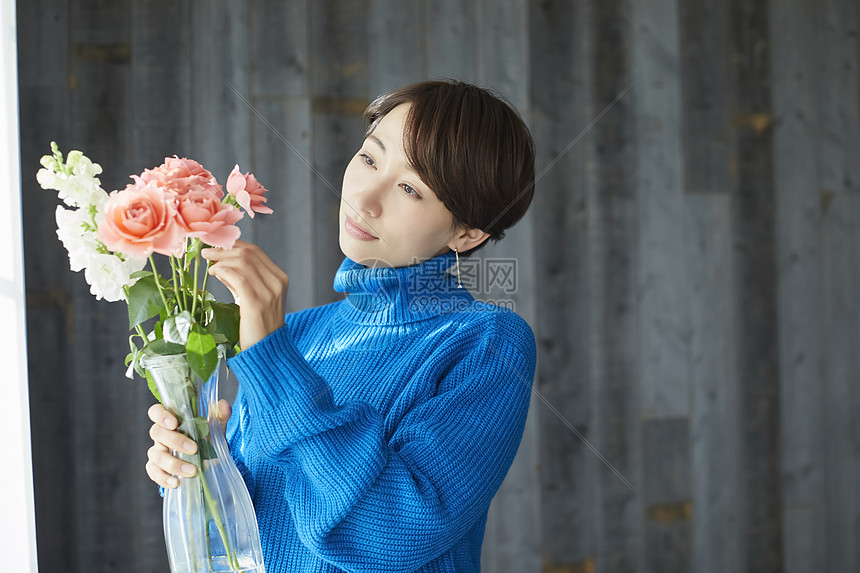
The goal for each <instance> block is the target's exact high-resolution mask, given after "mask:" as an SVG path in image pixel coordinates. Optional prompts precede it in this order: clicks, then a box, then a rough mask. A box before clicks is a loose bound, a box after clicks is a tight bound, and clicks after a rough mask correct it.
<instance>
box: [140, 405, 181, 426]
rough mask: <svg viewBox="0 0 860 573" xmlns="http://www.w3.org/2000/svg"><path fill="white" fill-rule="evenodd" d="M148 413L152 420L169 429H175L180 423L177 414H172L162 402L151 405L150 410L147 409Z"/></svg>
mask: <svg viewBox="0 0 860 573" xmlns="http://www.w3.org/2000/svg"><path fill="white" fill-rule="evenodd" d="M146 414H147V415H148V416H149V419H150V420H152V421H153V422H155V423H156V424H158V425H160V426H162V427H164V428H167V429H168V430H173V429H175V428H176V427H177V426H178V425H179V421H178V420H177V419H176V416H174V415H173V414H171V413H170V411H169V410H168V409H167V408H165V407H164V406H163V405H161V404H153V405H152V406H150V408H149V410H147V411H146Z"/></svg>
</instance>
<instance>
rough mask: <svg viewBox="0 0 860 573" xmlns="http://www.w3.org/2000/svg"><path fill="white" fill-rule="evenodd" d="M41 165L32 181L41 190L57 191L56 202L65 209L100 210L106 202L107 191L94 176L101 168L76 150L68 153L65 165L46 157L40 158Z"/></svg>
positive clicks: (48, 156)
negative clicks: (89, 207) (83, 208)
mask: <svg viewBox="0 0 860 573" xmlns="http://www.w3.org/2000/svg"><path fill="white" fill-rule="evenodd" d="M41 163H42V165H43V166H44V169H40V170H39V172H38V173H36V181H38V182H39V185H41V186H42V188H43V189H54V190H56V191H58V192H59V193H58V194H59V197H60V199H62V200H63V202H64V203H65V204H66V205H68V206H69V207H78V206H80V207H88V206H89V205H96V206H97V207H99V208H101V206H102V205H104V203H105V201H107V198H108V195H107V192H106V191H105V190H104V189H102V188H101V187H100V184H101V183H100V181H99V180H98V178H97V177H96V175H98V174H99V173H101V172H102V168H101V166H100V165H99V164H98V163H93V162H92V161H90V160H89V158H88V157H87V156H85V155H84V154H83V153H81V152H80V151H71V152H69V156H68V158H67V160H66V164H65V165H64V164H62V163H59V162H58V161H57V159H56V158H55V157H52V156H50V155H45V156H44V157H42V160H41Z"/></svg>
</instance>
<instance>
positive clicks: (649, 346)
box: [630, 0, 689, 418]
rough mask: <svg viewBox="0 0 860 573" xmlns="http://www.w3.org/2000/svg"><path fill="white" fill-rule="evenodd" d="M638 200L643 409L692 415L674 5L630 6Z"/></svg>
mask: <svg viewBox="0 0 860 573" xmlns="http://www.w3.org/2000/svg"><path fill="white" fill-rule="evenodd" d="M631 7H632V8H633V9H632V11H631V19H632V22H631V30H632V34H631V46H630V51H631V54H632V69H633V74H632V75H633V81H634V82H635V85H634V86H633V93H634V94H635V97H634V98H632V100H631V101H633V102H634V106H635V108H634V111H633V116H634V118H635V121H636V142H637V149H638V154H637V164H636V169H637V176H636V187H637V194H638V202H639V250H640V253H639V298H640V300H641V305H640V307H639V328H640V334H639V337H640V355H639V360H640V369H639V371H640V391H641V396H640V405H639V408H640V411H641V414H642V416H643V417H645V418H652V417H653V418H661V417H678V416H686V415H688V413H689V388H688V379H689V378H688V377H689V346H688V341H689V316H688V309H687V307H686V306H685V305H682V304H678V301H679V300H683V299H684V297H685V296H686V293H687V290H688V285H687V281H686V278H687V269H686V268H685V266H684V261H685V259H684V256H683V245H684V238H685V234H686V232H685V229H684V221H685V217H684V201H683V172H682V170H683V160H682V153H681V111H682V105H681V78H680V61H679V59H680V58H679V55H678V48H679V39H678V36H679V32H678V17H677V12H676V9H675V3H674V2H672V1H670V0H646V1H637V2H633V3H632V4H631Z"/></svg>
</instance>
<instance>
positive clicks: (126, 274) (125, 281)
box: [84, 253, 146, 302]
mask: <svg viewBox="0 0 860 573" xmlns="http://www.w3.org/2000/svg"><path fill="white" fill-rule="evenodd" d="M145 265H146V259H137V258H129V259H126V260H125V261H121V260H120V258H119V257H117V256H116V255H113V254H102V253H97V254H95V255H93V256H91V257H90V258H89V261H88V264H87V267H86V270H85V271H84V277H85V278H86V279H87V283H89V285H90V292H91V293H92V294H93V295H94V296H95V297H96V300H101V299H105V300H106V301H108V302H116V301H118V300H125V292H123V287H125V286H131V285H132V284H134V282H135V280H136V279H131V278H130V276H131V274H132V273H134V272H137V271H140V270H143V267H144V266H145Z"/></svg>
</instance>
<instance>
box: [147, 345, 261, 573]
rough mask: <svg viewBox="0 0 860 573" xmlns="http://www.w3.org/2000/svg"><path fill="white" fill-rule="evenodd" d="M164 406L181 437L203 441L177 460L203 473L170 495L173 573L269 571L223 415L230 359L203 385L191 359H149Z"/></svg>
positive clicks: (167, 513)
mask: <svg viewBox="0 0 860 573" xmlns="http://www.w3.org/2000/svg"><path fill="white" fill-rule="evenodd" d="M142 366H143V367H144V368H145V369H146V370H147V371H148V372H149V373H150V375H151V376H152V379H153V381H154V382H155V386H156V388H157V389H158V392H159V394H160V395H161V401H162V403H163V404H164V406H165V407H166V408H167V409H168V410H170V411H171V412H172V413H173V414H174V415H175V416H176V417H177V419H178V420H179V431H181V432H182V433H184V434H185V435H187V436H188V437H190V438H191V439H192V440H194V441H195V442H197V445H198V447H197V453H196V454H194V455H188V454H184V453H181V452H176V451H174V452H172V453H173V455H174V456H176V457H177V458H180V459H181V460H183V461H186V462H188V463H191V464H193V465H194V466H196V467H197V474H196V475H195V476H194V477H191V478H186V477H180V478H179V487H177V488H173V489H165V490H164V539H165V542H166V544H167V555H168V558H169V561H170V570H171V572H172V573H208V572H224V571H230V572H243V573H264V571H265V569H264V566H263V552H262V549H261V547H260V534H259V530H258V529H257V519H256V516H255V515H254V508H253V506H252V505H251V496H250V495H249V494H248V489H247V488H246V487H245V482H244V480H243V479H242V476H241V474H240V473H239V469H238V468H237V467H236V464H235V463H234V462H233V458H232V457H231V456H230V451H229V448H228V446H227V439H226V437H225V435H224V430H223V428H222V424H221V420H220V418H219V414H220V412H219V409H218V378H219V375H220V373H221V370H222V369H225V370H226V367H225V365H224V359H223V357H221V358H219V364H218V367H217V368H216V369H215V372H214V373H213V374H212V376H211V377H210V378H209V380H206V381H204V380H201V378H200V377H199V376H197V375H196V374H195V373H194V372H193V371H192V370H191V369H190V368H189V366H188V361H187V358H186V355H185V354H175V355H170V356H156V357H147V358H145V359H144V361H143V362H142Z"/></svg>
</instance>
